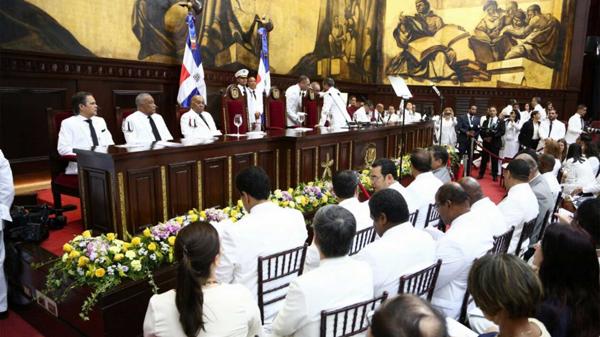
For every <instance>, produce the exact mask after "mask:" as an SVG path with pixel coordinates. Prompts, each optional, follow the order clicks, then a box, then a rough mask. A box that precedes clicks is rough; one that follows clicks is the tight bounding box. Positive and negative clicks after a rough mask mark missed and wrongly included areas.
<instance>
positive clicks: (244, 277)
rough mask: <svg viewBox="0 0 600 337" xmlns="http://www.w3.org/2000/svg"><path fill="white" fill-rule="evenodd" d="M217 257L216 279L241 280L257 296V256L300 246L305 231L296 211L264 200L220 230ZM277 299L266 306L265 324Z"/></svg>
mask: <svg viewBox="0 0 600 337" xmlns="http://www.w3.org/2000/svg"><path fill="white" fill-rule="evenodd" d="M220 234H221V260H220V264H219V266H218V267H217V270H216V274H217V279H218V280H219V281H220V282H224V283H241V284H243V285H245V286H246V288H248V289H249V290H250V292H251V293H252V295H253V296H255V297H257V282H258V278H257V265H258V257H259V256H267V255H271V254H275V253H279V252H282V251H284V250H288V249H292V248H296V247H299V246H302V245H303V244H304V242H305V241H306V237H307V232H306V225H305V223H304V216H303V215H302V213H300V211H298V210H295V209H290V208H282V207H279V206H277V205H276V204H274V203H272V202H270V201H267V202H263V203H261V204H258V205H256V206H254V207H252V209H251V210H250V214H247V215H246V216H244V217H243V218H242V219H241V220H240V221H238V222H236V223H233V224H229V226H227V227H225V228H223V230H222V231H221V233H220ZM280 305H281V302H278V303H276V304H271V305H268V306H266V307H265V308H264V309H265V310H264V313H265V323H266V322H267V321H270V320H271V319H272V318H273V316H274V315H275V313H276V312H277V309H278V307H279V306H280Z"/></svg>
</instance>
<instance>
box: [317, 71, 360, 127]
mask: <svg viewBox="0 0 600 337" xmlns="http://www.w3.org/2000/svg"><path fill="white" fill-rule="evenodd" d="M323 89H324V90H325V94H324V95H323V108H322V109H321V120H320V121H319V124H318V126H325V122H327V121H328V120H329V126H330V127H333V128H340V127H342V126H345V125H347V124H348V123H349V122H350V121H351V120H352V119H351V118H350V115H348V111H347V110H346V104H345V103H344V100H343V99H342V94H341V93H340V91H339V90H337V89H336V88H335V81H334V80H333V78H331V77H327V78H326V79H324V80H323Z"/></svg>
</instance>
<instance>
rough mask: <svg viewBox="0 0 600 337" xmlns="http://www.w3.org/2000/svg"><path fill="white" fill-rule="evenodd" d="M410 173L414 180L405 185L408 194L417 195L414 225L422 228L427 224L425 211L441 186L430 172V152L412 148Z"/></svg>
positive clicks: (433, 201) (432, 202) (439, 181)
mask: <svg viewBox="0 0 600 337" xmlns="http://www.w3.org/2000/svg"><path fill="white" fill-rule="evenodd" d="M410 173H411V175H412V176H413V177H414V178H415V180H413V181H412V183H410V185H408V187H406V190H407V191H408V192H409V193H410V195H418V196H419V202H420V203H419V204H418V205H417V208H418V210H419V214H418V218H417V222H416V224H415V227H417V228H419V229H423V228H425V227H426V226H429V225H437V223H436V224H428V223H427V211H428V210H429V205H432V204H434V203H435V193H436V192H437V190H438V188H440V186H442V181H441V180H439V179H438V178H437V177H436V176H434V175H433V173H432V172H431V154H430V153H429V151H427V150H425V149H414V150H413V151H412V153H411V154H410Z"/></svg>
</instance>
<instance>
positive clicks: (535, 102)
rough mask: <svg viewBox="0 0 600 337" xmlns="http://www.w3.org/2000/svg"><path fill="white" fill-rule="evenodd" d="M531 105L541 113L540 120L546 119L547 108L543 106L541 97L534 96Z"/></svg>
mask: <svg viewBox="0 0 600 337" xmlns="http://www.w3.org/2000/svg"><path fill="white" fill-rule="evenodd" d="M531 106H532V107H533V111H537V112H539V113H540V121H544V120H546V118H547V116H546V109H544V107H542V99H541V98H540V97H532V98H531ZM533 111H531V115H532V116H533Z"/></svg>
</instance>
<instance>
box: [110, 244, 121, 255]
mask: <svg viewBox="0 0 600 337" xmlns="http://www.w3.org/2000/svg"><path fill="white" fill-rule="evenodd" d="M108 251H109V252H111V253H112V254H113V255H114V254H117V253H119V252H120V251H121V247H119V246H110V247H109V248H108Z"/></svg>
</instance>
